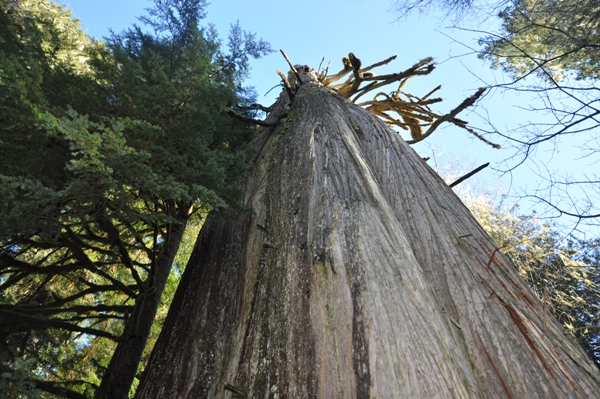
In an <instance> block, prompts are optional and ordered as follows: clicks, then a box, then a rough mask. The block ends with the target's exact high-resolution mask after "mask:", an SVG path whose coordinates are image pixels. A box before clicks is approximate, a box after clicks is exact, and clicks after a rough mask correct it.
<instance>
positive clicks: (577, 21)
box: [394, 0, 600, 226]
mask: <svg viewBox="0 0 600 399" xmlns="http://www.w3.org/2000/svg"><path fill="white" fill-rule="evenodd" d="M394 5H395V8H396V10H397V12H398V13H399V14H402V13H404V12H407V11H408V10H412V9H421V10H422V9H423V7H436V6H437V7H446V6H448V5H450V6H451V8H450V11H449V13H451V14H453V15H455V16H458V17H459V21H460V22H458V21H457V22H456V25H455V26H457V27H459V28H460V29H462V28H461V26H466V27H465V28H464V29H466V30H470V31H472V32H474V33H475V34H476V35H479V36H480V41H479V44H480V46H481V47H480V48H478V49H475V51H477V52H478V53H479V55H480V57H481V58H483V59H485V60H488V61H490V65H491V66H492V67H493V68H501V69H502V70H503V71H504V72H505V73H506V76H507V77H508V78H509V80H508V82H506V83H502V84H491V86H495V87H498V88H501V89H508V90H514V91H517V92H522V93H528V94H533V95H534V96H537V98H538V100H539V101H537V102H535V101H534V102H533V103H531V104H527V105H525V106H524V107H525V108H528V109H529V110H531V111H533V114H532V120H531V122H530V123H528V124H525V125H523V126H519V127H517V128H515V129H514V131H511V132H507V133H505V132H500V131H498V129H496V128H494V127H493V125H494V123H493V121H491V126H492V127H491V129H483V130H484V132H486V133H490V134H500V135H501V136H503V137H506V138H507V139H509V141H511V142H512V143H513V144H514V145H515V148H516V150H517V151H516V153H515V157H514V158H513V162H511V164H512V166H511V167H510V169H511V170H512V169H514V168H515V167H517V166H519V165H521V164H523V163H525V162H526V161H528V160H531V159H533V158H535V157H536V156H535V154H536V151H537V150H538V148H542V146H543V148H549V149H550V150H553V149H559V148H561V147H563V146H571V145H572V144H571V143H573V142H579V143H581V146H580V148H579V151H580V154H581V159H585V160H586V161H587V162H589V164H594V163H595V162H597V159H598V154H599V150H600V147H599V146H598V115H599V113H598V112H599V109H598V90H599V88H598V77H599V76H598V71H599V69H598V68H599V64H598V51H597V50H598V47H599V45H600V38H599V36H598V32H599V29H598V26H599V23H600V14H599V10H598V7H597V3H596V2H594V1H587V0H576V1H564V0H551V1H543V2H539V1H529V0H510V1H497V2H492V3H483V2H473V1H470V0H456V1H454V0H451V1H444V0H441V1H422V0H417V1H410V0H407V1H395V2H394ZM465 15H469V17H470V18H474V19H475V20H476V22H477V23H481V22H482V20H484V19H485V20H488V21H489V20H494V21H498V22H499V27H498V29H496V30H491V31H487V32H486V31H482V30H480V28H475V29H469V28H468V26H469V23H468V22H464V23H463V21H465V20H460V18H461V17H463V16H465ZM495 16H497V18H496V19H494V17H495ZM542 169H543V168H542ZM586 169H587V168H586ZM540 178H541V179H540V181H541V183H540V185H539V187H537V188H536V189H535V190H533V191H529V192H527V193H526V196H527V197H529V198H533V199H534V200H536V201H538V202H540V203H542V204H544V209H546V210H548V215H549V216H551V217H558V216H560V215H567V216H570V217H572V218H574V219H575V221H576V223H577V224H579V223H582V222H583V223H585V224H590V225H593V226H597V225H598V217H599V216H600V210H599V209H598V207H597V204H598V199H599V198H600V192H599V191H598V187H599V186H598V180H599V178H598V176H597V174H596V173H594V171H593V170H589V171H587V172H586V173H582V174H581V176H578V177H574V176H571V175H568V174H566V173H563V174H560V173H556V172H554V171H553V170H552V169H551V168H547V169H546V170H545V171H542V172H541V173H540Z"/></svg>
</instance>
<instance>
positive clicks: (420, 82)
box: [61, 0, 573, 211]
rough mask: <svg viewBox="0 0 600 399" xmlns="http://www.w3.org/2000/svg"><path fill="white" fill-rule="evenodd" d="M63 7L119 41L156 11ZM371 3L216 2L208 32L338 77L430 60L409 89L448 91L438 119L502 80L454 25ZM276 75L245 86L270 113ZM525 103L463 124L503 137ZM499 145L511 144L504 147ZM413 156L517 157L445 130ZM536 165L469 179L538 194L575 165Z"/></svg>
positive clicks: (259, 69)
mask: <svg viewBox="0 0 600 399" xmlns="http://www.w3.org/2000/svg"><path fill="white" fill-rule="evenodd" d="M61 2H62V3H63V4H65V5H66V6H67V7H69V8H71V9H72V10H73V13H74V16H75V17H77V18H79V19H80V20H81V22H82V23H83V26H84V28H85V29H86V30H87V32H88V33H89V34H90V35H91V36H93V37H96V38H101V37H103V36H106V35H108V34H109V28H112V29H113V30H114V31H116V32H118V31H121V30H122V29H125V28H127V27H129V26H130V25H131V24H132V23H134V22H136V17H137V16H140V15H143V14H144V8H146V7H149V6H150V5H151V2H149V1H148V0H121V1H118V0H104V1H102V2H97V1H90V0H62V1H61ZM366 3H367V2H365V1H358V0H331V1H323V0H321V1H318V0H304V1H302V2H287V1H277V0H254V1H249V0H247V1H235V0H219V1H213V3H212V4H210V5H209V7H208V10H207V11H208V15H207V19H206V23H208V22H210V23H213V24H214V25H215V26H216V27H217V29H218V31H219V32H220V35H221V37H222V38H223V39H224V40H226V38H227V32H228V29H229V26H230V24H232V23H235V22H236V21H239V23H240V25H241V27H242V28H243V29H244V30H247V31H250V32H253V33H256V35H257V37H260V38H263V39H264V40H266V41H268V42H270V43H271V45H272V47H273V49H274V50H279V49H284V50H285V51H286V53H287V54H288V56H289V57H290V58H291V60H292V62H293V63H295V64H308V65H310V66H312V67H314V68H317V67H318V66H319V64H320V62H321V60H322V59H323V58H324V60H325V61H324V64H325V65H326V64H327V63H328V62H331V67H330V70H332V71H337V70H338V69H340V68H341V58H342V57H343V56H344V55H347V54H348V53H349V52H353V53H354V54H356V56H358V57H359V58H360V59H361V60H362V61H363V64H371V63H374V62H377V61H381V60H383V59H385V58H387V57H389V56H391V55H398V58H397V59H396V60H395V61H394V62H393V63H392V64H391V65H390V66H389V68H390V70H389V72H398V71H401V70H404V69H406V68H408V67H410V66H412V65H413V64H414V63H415V62H417V61H419V60H420V59H422V58H425V57H428V56H431V57H434V59H435V61H436V63H437V68H436V70H435V71H434V72H433V73H432V74H430V75H429V76H427V77H417V78H414V79H413V80H411V81H409V83H408V84H407V86H406V87H405V89H404V90H405V91H407V92H409V93H411V94H415V95H423V94H425V93H427V92H429V91H430V90H431V89H433V88H434V87H436V86H437V85H438V84H442V89H441V91H440V92H438V93H439V95H440V96H441V97H442V98H443V99H444V102H443V103H442V104H441V105H440V106H439V107H437V108H436V110H437V111H439V112H445V111H449V110H450V109H452V108H454V107H455V106H456V105H458V104H459V103H460V102H461V101H462V100H463V99H464V98H466V97H468V96H469V95H471V94H472V93H474V92H475V91H476V90H477V88H478V87H481V86H485V83H494V82H497V81H498V80H501V79H502V78H503V77H502V74H501V73H499V72H498V71H496V72H493V71H491V70H490V69H489V68H488V67H487V66H486V65H485V64H483V62H482V61H481V60H479V59H478V58H477V57H476V56H475V55H474V54H472V51H471V50H469V48H468V47H471V48H477V38H478V36H477V35H474V34H469V33H467V32H464V31H459V30H456V29H446V28H444V25H449V21H446V22H444V21H443V20H442V19H441V18H439V15H438V16H437V17H426V16H419V15H418V14H417V15H412V16H410V17H409V18H404V19H402V20H398V19H397V17H398V15H397V14H396V13H394V12H392V11H391V10H390V8H391V4H392V3H391V0H371V1H369V2H368V5H366ZM478 28H482V29H485V27H478ZM465 45H466V46H465ZM277 69H279V70H282V71H287V69H288V67H287V64H286V62H285V60H284V59H283V57H282V56H281V55H280V54H279V52H278V51H276V52H274V53H273V54H271V55H269V56H267V57H265V58H263V59H261V60H257V61H254V62H253V63H252V72H251V76H250V79H249V81H248V83H249V84H250V85H253V86H255V87H256V89H257V92H258V93H259V98H258V102H260V103H262V104H263V105H270V104H271V103H272V102H273V101H274V99H275V97H276V96H277V95H278V93H279V91H280V89H279V88H275V89H274V90H272V91H271V92H270V94H269V95H266V96H265V94H266V93H267V92H268V91H269V90H270V89H271V88H272V87H274V86H276V85H278V84H279V77H278V76H277V74H276V73H275V71H276V70H277ZM381 72H382V71H380V73H381ZM482 79H483V80H484V81H485V82H483V81H482ZM393 89H394V88H390V90H393ZM529 101H530V99H528V98H527V97H525V96H521V97H517V96H514V95H512V94H509V93H501V92H498V91H497V92H495V93H493V95H488V96H487V97H486V98H484V99H483V100H482V101H480V102H479V104H478V106H477V107H475V108H473V109H472V110H467V111H465V112H463V113H462V114H460V115H459V117H461V118H463V119H466V120H468V121H469V122H471V123H473V124H475V125H479V126H482V125H483V120H482V119H481V116H486V117H487V116H489V118H490V119H491V120H492V121H493V123H494V126H495V127H496V128H497V129H499V130H506V129H509V128H511V127H514V126H515V125H516V124H519V123H525V122H526V120H527V118H529V117H531V115H529V114H528V113H526V112H524V111H523V110H522V109H521V107H523V106H526V105H527V104H528V103H529ZM496 142H499V144H502V145H504V144H505V143H504V142H502V141H501V139H499V138H497V139H496ZM415 149H416V150H417V152H419V153H420V154H421V155H422V156H432V160H430V161H429V163H430V165H431V166H432V167H434V168H436V166H437V167H438V168H440V169H443V168H442V165H448V164H449V165H451V166H450V167H451V168H452V169H455V170H456V171H457V172H458V173H459V174H460V173H465V172H467V171H469V170H472V169H474V168H475V167H476V166H479V165H480V164H483V163H485V162H490V163H491V164H492V165H493V166H496V167H501V165H502V161H503V160H504V159H506V158H509V157H510V156H511V155H512V154H513V150H511V149H503V150H494V149H492V148H490V147H489V146H487V145H485V144H484V143H482V142H480V141H479V140H477V139H475V138H473V137H472V136H470V135H469V134H468V133H466V132H465V131H463V130H460V129H457V128H452V127H448V128H443V129H439V131H438V132H437V133H435V134H434V135H433V136H432V137H430V138H429V140H426V141H425V142H423V143H420V144H418V145H417V146H415ZM536 156H537V159H538V161H537V163H529V164H527V165H523V166H521V167H520V168H519V169H518V170H517V173H513V174H505V175H502V176H501V175H500V174H499V173H497V172H494V171H493V170H492V169H490V168H488V169H486V170H484V171H483V172H480V173H479V174H478V175H477V176H478V177H477V179H473V180H470V181H471V184H473V183H475V182H476V185H477V187H478V189H479V190H483V191H485V190H489V191H490V192H496V191H498V190H500V191H501V192H509V191H510V192H511V193H514V192H516V191H515V189H517V190H521V189H524V188H525V187H529V188H533V187H535V185H536V177H535V175H534V174H533V173H532V172H531V171H532V170H535V169H536V168H540V167H544V166H545V165H547V164H551V163H550V161H552V162H554V163H553V165H557V164H558V166H561V167H562V166H564V164H565V162H566V161H562V160H561V158H560V157H562V156H566V159H572V158H573V154H572V153H569V151H566V150H563V151H562V153H559V154H557V153H550V152H548V153H545V152H542V151H540V152H538V153H537V154H536ZM440 172H442V173H443V172H444V171H443V170H440ZM523 210H524V211H527V210H528V208H527V207H524V208H523Z"/></svg>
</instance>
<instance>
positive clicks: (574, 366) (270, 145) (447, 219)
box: [137, 77, 600, 399]
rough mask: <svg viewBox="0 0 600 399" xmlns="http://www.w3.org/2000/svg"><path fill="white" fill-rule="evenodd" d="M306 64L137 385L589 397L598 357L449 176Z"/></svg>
mask: <svg viewBox="0 0 600 399" xmlns="http://www.w3.org/2000/svg"><path fill="white" fill-rule="evenodd" d="M304 80H306V81H305V83H304V84H303V85H302V86H301V87H300V88H299V89H298V91H297V93H296V95H295V98H294V101H293V103H292V104H291V107H290V109H289V112H288V113H287V115H286V111H285V103H286V99H287V95H286V94H282V97H281V98H280V100H279V102H278V103H277V104H276V107H275V110H274V111H273V112H272V114H271V115H270V116H269V121H271V122H274V121H277V120H278V119H280V122H279V124H278V125H277V126H276V127H275V128H270V129H264V130H262V133H261V135H260V136H259V137H258V138H257V148H258V149H259V153H258V156H257V158H256V160H255V162H254V164H253V166H252V169H251V170H250V172H249V173H248V175H247V176H246V178H245V180H244V188H245V190H246V191H245V192H246V196H245V198H244V201H243V206H242V207H241V208H242V209H246V210H231V209H230V210H227V211H224V212H221V213H219V214H212V215H211V216H210V217H209V220H208V221H207V222H206V224H205V225H204V227H203V230H202V232H201V235H200V237H199V240H198V243H197V247H196V249H195V251H194V253H193V255H192V259H191V260H190V263H189V265H188V268H187V270H186V273H185V275H184V277H183V281H182V284H181V285H180V288H179V290H178V293H177V295H176V298H175V301H174V303H173V305H172V309H171V312H170V314H169V316H168V318H167V321H166V323H165V327H164V329H163V333H162V334H161V336H160V338H159V341H158V342H157V344H156V347H155V351H154V353H153V355H152V358H151V360H150V364H149V366H148V368H147V370H146V372H145V375H144V377H143V380H142V383H141V385H140V387H139V389H138V395H137V397H138V398H229V397H248V398H267V397H268V398H317V397H318V398H376V397H378V398H520V399H521V398H540V399H542V398H543V399H549V398H591V397H594V396H595V395H597V393H598V392H600V382H599V381H600V376H599V373H598V370H597V369H596V368H595V367H594V366H593V365H592V363H591V362H590V361H589V360H588V359H587V357H586V355H585V354H584V353H583V351H582V350H581V348H579V347H578V345H577V343H576V342H575V341H574V340H573V339H572V337H571V336H570V335H569V334H568V333H567V332H566V331H565V330H564V329H563V328H562V326H560V325H559V324H558V323H557V322H556V320H555V319H554V318H553V317H552V315H551V314H550V313H548V312H547V311H545V309H544V307H543V305H542V304H541V303H540V301H539V300H538V299H537V298H536V297H535V295H534V294H533V293H532V292H531V291H530V290H529V289H528V287H527V286H526V285H525V284H524V283H523V281H522V280H521V279H520V277H519V276H518V274H517V273H516V271H515V269H514V266H513V265H512V264H511V263H510V262H509V261H508V260H507V259H506V258H505V257H504V256H502V254H501V253H500V252H499V250H498V248H497V247H496V244H495V243H494V242H493V241H492V240H491V239H490V237H489V236H488V235H487V234H486V233H485V232H484V231H483V230H482V228H481V227H480V226H479V225H478V224H477V222H476V221H475V219H474V218H473V216H472V215H471V214H470V212H469V211H468V210H467V209H466V208H465V206H464V205H463V204H462V203H461V201H460V200H459V198H458V197H457V196H456V195H455V194H454V193H453V192H452V190H451V189H450V188H448V187H447V185H446V184H445V183H444V182H443V181H442V180H441V179H440V178H439V177H438V176H437V175H436V174H435V173H434V172H433V171H432V170H431V169H430V168H429V167H428V166H427V164H426V163H425V162H424V161H423V160H422V159H421V158H420V157H419V156H418V155H417V154H416V153H415V152H414V151H413V150H412V149H411V148H410V147H409V146H408V145H407V144H406V143H405V142H404V141H403V140H402V139H401V138H400V137H399V135H398V134H397V133H395V132H394V131H392V130H391V129H389V128H388V127H386V126H385V125H384V124H383V123H382V122H381V121H380V120H378V119H377V118H376V117H374V116H372V115H371V114H369V113H368V112H366V111H364V110H363V109H361V108H359V107H357V106H356V105H354V104H352V103H350V102H348V101H346V100H344V99H342V98H341V97H339V96H338V95H336V94H334V93H331V92H329V91H328V90H327V89H325V88H323V87H322V86H320V85H319V84H317V83H315V82H314V81H313V82H312V83H311V82H308V78H307V77H305V78H304ZM225 387H227V388H225ZM236 392H237V393H236Z"/></svg>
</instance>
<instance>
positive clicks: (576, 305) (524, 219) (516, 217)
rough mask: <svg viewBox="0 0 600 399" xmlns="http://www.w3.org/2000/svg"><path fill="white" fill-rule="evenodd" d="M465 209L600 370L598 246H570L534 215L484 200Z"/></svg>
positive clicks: (589, 243)
mask: <svg viewBox="0 0 600 399" xmlns="http://www.w3.org/2000/svg"><path fill="white" fill-rule="evenodd" d="M467 205H468V206H469V208H470V209H471V211H472V212H473V214H474V215H475V217H476V218H477V220H478V221H479V223H480V224H481V225H482V227H483V228H484V229H485V230H486V231H487V232H488V234H490V236H491V237H492V238H493V239H494V240H495V241H496V243H497V245H498V247H499V248H500V250H501V251H502V252H503V253H504V254H505V255H507V256H508V257H509V258H510V259H511V260H512V261H513V263H514V264H515V266H516V268H517V270H518V272H519V274H520V275H521V277H523V279H524V280H525V281H526V282H527V284H528V285H529V286H530V287H531V288H532V289H533V291H534V292H535V293H536V294H537V296H538V297H539V298H540V299H541V300H542V302H543V303H544V304H545V305H546V306H547V308H548V310H549V311H550V312H551V313H552V314H553V315H554V316H555V317H556V318H557V319H558V320H559V321H560V322H561V323H562V324H563V325H564V326H565V327H566V328H567V329H568V330H569V332H571V334H573V336H575V338H576V339H577V340H578V341H579V343H580V344H581V345H582V347H583V348H584V349H585V351H586V352H587V353H588V355H589V356H590V358H591V359H592V360H593V361H594V362H595V363H596V364H597V365H598V366H599V367H600V350H599V349H600V347H599V346H598V345H599V343H600V342H599V341H600V268H599V266H600V246H599V244H600V242H598V241H597V240H596V241H578V242H566V241H565V240H563V239H561V238H560V236H559V234H558V232H557V231H556V230H555V229H553V227H552V226H551V225H550V224H548V223H543V222H542V221H540V220H539V219H538V218H537V217H536V216H535V214H533V215H521V214H519V212H518V208H517V207H516V206H513V207H496V206H494V205H493V204H492V202H491V201H489V200H488V199H485V198H472V199H470V200H468V201H467Z"/></svg>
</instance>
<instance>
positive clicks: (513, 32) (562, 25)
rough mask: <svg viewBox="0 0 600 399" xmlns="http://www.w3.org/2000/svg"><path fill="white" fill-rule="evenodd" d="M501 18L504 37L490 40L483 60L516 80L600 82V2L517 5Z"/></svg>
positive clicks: (519, 0)
mask: <svg viewBox="0 0 600 399" xmlns="http://www.w3.org/2000/svg"><path fill="white" fill-rule="evenodd" d="M508 4H509V5H508V7H506V8H505V9H504V10H503V11H501V12H500V13H499V17H500V19H501V20H502V28H501V32H500V34H497V35H496V34H494V35H489V36H487V37H485V38H483V39H482V40H481V41H480V43H481V44H483V45H484V48H483V50H482V57H483V58H486V59H489V60H491V61H492V65H493V66H495V67H502V68H503V69H504V70H505V71H506V72H508V73H510V74H511V75H513V76H514V77H517V78H518V77H523V76H526V75H529V74H531V73H535V74H537V75H538V76H540V77H541V78H543V79H544V80H550V79H553V80H555V81H560V80H562V79H564V78H565V77H567V76H568V75H569V74H574V76H575V77H576V78H577V79H597V78H598V77H600V74H599V71H600V69H599V66H600V55H599V54H598V46H599V45H600V36H599V27H600V18H599V16H598V9H597V7H598V3H597V2H596V1H591V0H576V1H572V0H545V1H533V0H516V1H512V2H510V3H508Z"/></svg>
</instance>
